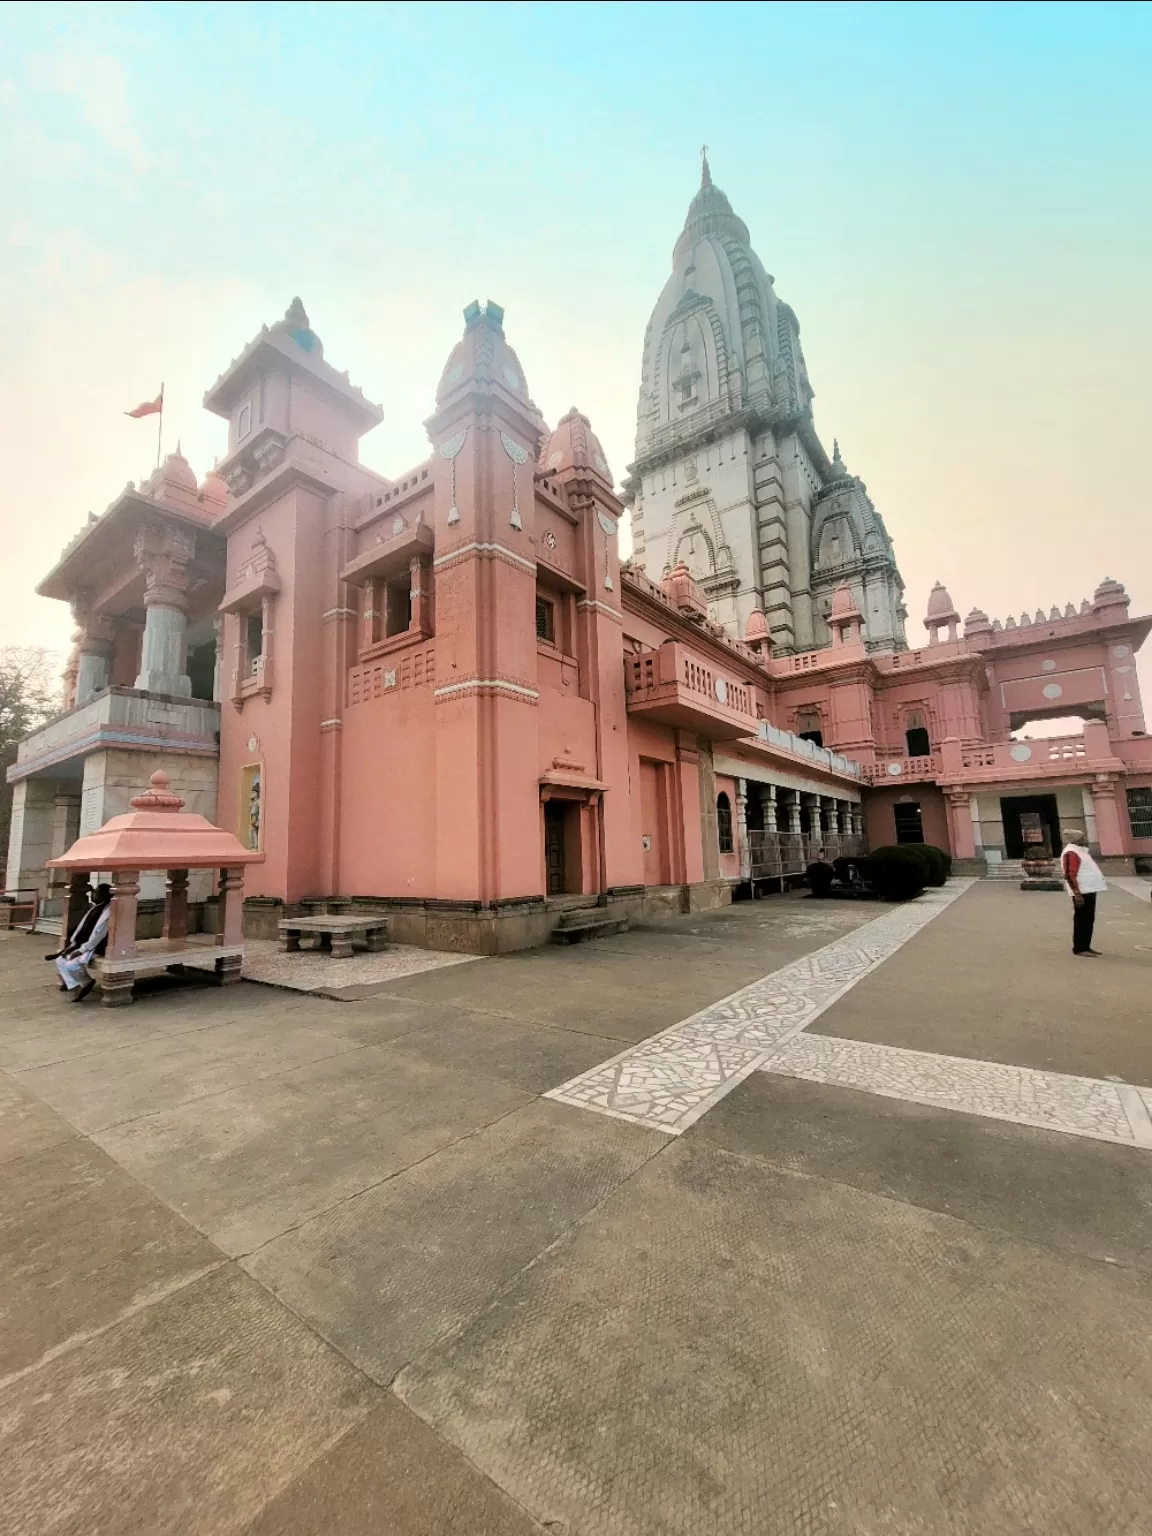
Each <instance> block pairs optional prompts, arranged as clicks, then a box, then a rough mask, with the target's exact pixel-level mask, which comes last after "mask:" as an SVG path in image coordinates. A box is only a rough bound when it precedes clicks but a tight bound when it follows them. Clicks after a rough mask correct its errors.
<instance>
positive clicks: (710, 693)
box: [624, 640, 760, 741]
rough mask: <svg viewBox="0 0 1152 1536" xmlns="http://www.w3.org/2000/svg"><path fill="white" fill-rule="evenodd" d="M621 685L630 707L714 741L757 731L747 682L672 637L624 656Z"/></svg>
mask: <svg viewBox="0 0 1152 1536" xmlns="http://www.w3.org/2000/svg"><path fill="white" fill-rule="evenodd" d="M624 687H625V691H626V693H627V695H628V708H629V710H630V711H631V712H632V713H634V714H639V715H643V716H645V717H647V718H648V719H650V720H655V721H658V722H659V723H660V724H662V725H671V726H675V727H676V728H677V729H679V730H692V731H695V732H697V734H698V735H700V736H705V737H708V738H710V739H711V740H713V741H736V740H738V739H739V738H740V737H741V736H755V735H756V734H757V730H758V728H759V724H760V722H759V720H758V719H757V717H756V708H755V701H754V698H753V692H752V689H751V688H750V687H749V686H748V684H747V683H741V682H738V681H736V680H735V679H734V678H732V677H731V676H726V675H725V674H724V673H723V672H721V671H719V670H718V669H717V668H716V667H715V666H713V665H712V663H710V662H706V661H704V660H703V659H702V658H701V657H699V656H697V655H696V654H695V652H693V651H691V650H690V649H689V648H688V647H687V646H686V645H681V644H680V643H679V641H676V640H666V641H665V642H664V644H663V645H662V646H661V647H660V648H659V650H654V651H641V652H640V654H639V655H637V656H629V657H627V658H626V659H625V663H624Z"/></svg>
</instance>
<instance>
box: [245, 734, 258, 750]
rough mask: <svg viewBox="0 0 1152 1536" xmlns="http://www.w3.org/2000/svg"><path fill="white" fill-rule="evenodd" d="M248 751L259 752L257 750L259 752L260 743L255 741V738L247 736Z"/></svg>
mask: <svg viewBox="0 0 1152 1536" xmlns="http://www.w3.org/2000/svg"><path fill="white" fill-rule="evenodd" d="M248 750H249V752H259V750H260V743H259V742H258V741H257V740H256V738H255V736H249V738H248Z"/></svg>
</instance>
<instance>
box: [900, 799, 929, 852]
mask: <svg viewBox="0 0 1152 1536" xmlns="http://www.w3.org/2000/svg"><path fill="white" fill-rule="evenodd" d="M892 812H893V815H894V816H895V818H896V841H897V842H898V843H922V842H923V841H924V820H923V817H922V816H921V815H920V803H919V801H917V800H901V801H898V802H897V804H896V805H894V806H893V807H892Z"/></svg>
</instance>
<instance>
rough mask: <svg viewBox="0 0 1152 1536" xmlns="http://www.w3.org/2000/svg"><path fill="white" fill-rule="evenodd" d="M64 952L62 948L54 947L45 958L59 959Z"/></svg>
mask: <svg viewBox="0 0 1152 1536" xmlns="http://www.w3.org/2000/svg"><path fill="white" fill-rule="evenodd" d="M63 953H64V951H63V950H62V949H54V950H53V951H52V953H51V954H50V955H45V956H44V958H45V960H59V958H60V956H61V955H62V954H63Z"/></svg>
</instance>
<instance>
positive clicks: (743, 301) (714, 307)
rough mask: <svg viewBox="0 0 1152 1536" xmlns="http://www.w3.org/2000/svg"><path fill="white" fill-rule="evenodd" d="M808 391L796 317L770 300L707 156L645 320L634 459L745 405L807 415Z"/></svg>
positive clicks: (743, 228)
mask: <svg viewBox="0 0 1152 1536" xmlns="http://www.w3.org/2000/svg"><path fill="white" fill-rule="evenodd" d="M811 398H812V390H811V388H810V386H809V384H808V376H807V371H806V368H805V366H804V359H803V354H802V351H801V348H800V332H799V325H798V323H797V320H796V316H795V315H794V314H793V313H792V311H791V309H789V307H788V305H787V304H784V303H782V302H781V301H780V300H779V299H778V298H777V297H776V293H775V290H774V289H773V286H772V278H771V277H770V276H769V274H768V273H767V272H766V271H765V270H764V267H763V265H762V263H761V261H760V258H759V257H758V256H757V255H756V253H755V251H754V250H753V249H752V246H751V244H750V242H749V235H748V226H747V225H746V224H745V223H744V220H743V219H741V218H739V217H738V216H737V215H736V214H735V213H734V212H733V211H732V205H731V203H730V202H729V201H728V199H727V197H726V196H725V195H724V193H723V192H722V191H721V190H720V188H719V187H717V186H715V185H714V183H713V181H712V175H711V172H710V170H709V168H708V162H707V160H705V162H704V168H703V178H702V183H701V186H700V189H699V191H698V192H697V193H696V195H695V197H694V198H693V199H692V202H691V203H690V205H689V208H688V216H687V218H686V219H685V221H684V227H683V229H682V230H681V232H680V237H679V239H678V240H677V241H676V245H675V249H674V251H673V255H672V275H671V276H670V277H669V279H668V281H667V282H666V283H665V285H664V289H663V292H662V293H661V295H660V297H659V299H658V300H657V302H656V307H655V309H654V310H653V311H652V316H651V319H650V320H649V322H648V331H647V334H646V336H645V341H644V358H643V362H642V365H641V384H640V400H639V407H638V411H637V423H636V456H637V464H638V465H640V466H641V467H642V466H643V463H644V461H645V459H646V457H647V454H648V452H649V451H650V450H651V451H652V452H654V453H657V454H659V453H663V452H665V450H666V447H667V442H668V440H669V438H670V437H671V438H675V437H678V436H681V435H683V436H690V435H691V434H692V433H693V432H694V431H697V430H699V428H700V426H701V425H702V424H703V423H705V422H707V423H708V424H709V425H710V427H711V429H713V430H714V429H715V426H716V424H717V422H719V421H721V420H723V418H724V417H725V416H726V415H728V414H729V413H731V414H732V415H733V416H735V415H738V414H741V413H743V412H745V411H747V410H748V409H749V408H752V409H756V410H760V411H763V412H764V413H765V414H767V413H768V412H769V411H771V410H776V411H779V412H782V413H784V414H785V415H787V416H789V417H799V416H804V415H806V414H807V412H808V409H809V402H810V400H811Z"/></svg>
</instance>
